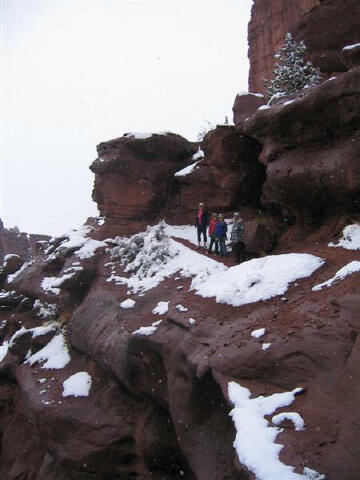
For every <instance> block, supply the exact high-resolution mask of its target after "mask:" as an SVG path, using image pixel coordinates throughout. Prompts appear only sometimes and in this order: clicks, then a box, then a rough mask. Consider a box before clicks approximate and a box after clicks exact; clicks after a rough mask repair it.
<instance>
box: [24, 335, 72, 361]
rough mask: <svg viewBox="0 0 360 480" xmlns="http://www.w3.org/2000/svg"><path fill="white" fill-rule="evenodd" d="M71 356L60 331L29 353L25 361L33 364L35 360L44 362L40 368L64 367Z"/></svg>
mask: <svg viewBox="0 0 360 480" xmlns="http://www.w3.org/2000/svg"><path fill="white" fill-rule="evenodd" d="M70 360H71V358H70V355H69V352H68V349H67V346H66V344H65V338H64V335H63V334H62V333H59V334H58V335H56V336H55V337H53V338H52V339H51V340H50V342H49V343H48V344H47V345H45V347H44V348H42V349H41V350H39V351H38V352H36V353H34V355H31V356H30V357H29V358H28V359H27V360H26V362H25V363H28V364H29V365H34V364H35V363H37V362H44V361H45V363H44V365H42V367H41V368H46V369H47V368H56V369H59V368H64V367H65V366H66V365H67V364H68V363H69V362H70Z"/></svg>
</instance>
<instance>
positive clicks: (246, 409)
mask: <svg viewBox="0 0 360 480" xmlns="http://www.w3.org/2000/svg"><path fill="white" fill-rule="evenodd" d="M301 391H302V388H295V389H294V390H292V391H291V392H284V393H275V394H273V395H270V396H268V397H263V396H262V395H261V396H259V397H256V398H253V399H251V398H250V395H251V392H250V390H248V389H247V388H244V387H242V386H241V385H239V384H238V383H236V382H229V384H228V395H229V399H230V401H231V402H232V403H233V404H234V408H233V410H232V411H231V412H230V414H229V415H230V416H231V417H232V420H233V422H234V424H235V429H236V432H237V433H236V437H235V441H234V448H235V450H236V453H237V455H238V458H239V461H240V463H241V464H243V465H245V466H246V468H248V469H249V470H250V471H251V472H252V473H254V475H255V476H256V479H257V480H301V479H303V480H305V479H307V480H310V479H311V478H312V479H314V478H315V477H314V476H313V477H311V476H310V474H316V475H318V477H317V478H318V480H320V479H324V478H325V476H324V475H320V474H318V473H317V472H315V471H314V470H311V469H308V470H305V469H304V473H303V474H298V473H295V472H294V467H291V466H288V465H285V464H284V463H282V462H281V461H280V459H279V453H280V451H281V449H282V447H283V445H280V444H278V443H275V440H276V437H277V436H278V434H279V433H280V432H281V431H282V430H281V429H280V428H278V427H269V422H268V421H267V420H266V419H265V416H266V415H271V414H272V413H274V412H275V411H276V410H277V409H278V408H281V407H286V406H288V405H291V404H292V403H293V401H294V400H295V395H296V394H297V393H300V392H301ZM259 452H261V453H260V454H259Z"/></svg>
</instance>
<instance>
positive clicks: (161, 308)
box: [152, 302, 170, 315]
mask: <svg viewBox="0 0 360 480" xmlns="http://www.w3.org/2000/svg"><path fill="white" fill-rule="evenodd" d="M169 303H170V302H159V303H158V304H157V305H156V307H155V308H154V310H153V311H152V313H153V314H154V315H165V313H167V312H168V311H169Z"/></svg>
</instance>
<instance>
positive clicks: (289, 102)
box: [283, 100, 295, 106]
mask: <svg viewBox="0 0 360 480" xmlns="http://www.w3.org/2000/svg"><path fill="white" fill-rule="evenodd" d="M294 102H295V100H287V101H286V102H284V103H283V105H284V106H285V105H290V104H291V103H294Z"/></svg>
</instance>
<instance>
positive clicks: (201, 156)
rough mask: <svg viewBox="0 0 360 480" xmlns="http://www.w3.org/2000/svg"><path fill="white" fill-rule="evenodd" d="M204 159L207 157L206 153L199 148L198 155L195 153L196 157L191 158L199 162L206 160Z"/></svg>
mask: <svg viewBox="0 0 360 480" xmlns="http://www.w3.org/2000/svg"><path fill="white" fill-rule="evenodd" d="M204 157H205V153H204V152H203V151H202V150H201V148H200V147H199V149H198V151H197V152H196V153H194V155H193V156H192V157H191V158H192V159H193V160H198V159H199V158H204Z"/></svg>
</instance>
